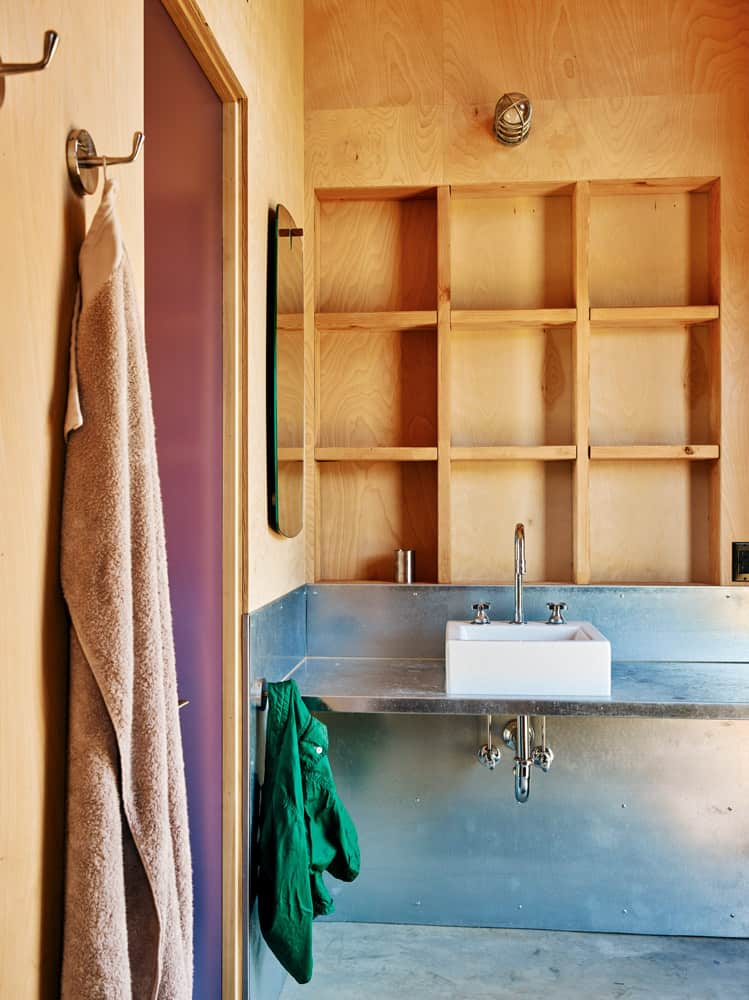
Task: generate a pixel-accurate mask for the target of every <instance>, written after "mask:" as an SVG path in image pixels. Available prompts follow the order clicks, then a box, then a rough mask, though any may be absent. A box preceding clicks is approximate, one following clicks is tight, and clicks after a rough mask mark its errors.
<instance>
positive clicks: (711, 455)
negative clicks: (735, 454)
mask: <svg viewBox="0 0 749 1000" xmlns="http://www.w3.org/2000/svg"><path fill="white" fill-rule="evenodd" d="M716 458H720V446H719V445H717V444H634V445H629V444H626V445H591V446H590V459H591V461H592V462H595V461H608V462H611V461H619V460H629V461H638V460H640V461H642V460H645V461H647V460H658V461H663V460H669V459H671V460H675V459H681V460H689V461H700V460H702V461H705V460H710V459H716Z"/></svg>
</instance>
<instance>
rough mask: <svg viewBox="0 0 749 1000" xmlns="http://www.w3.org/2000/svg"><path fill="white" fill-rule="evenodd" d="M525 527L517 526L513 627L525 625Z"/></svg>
mask: <svg viewBox="0 0 749 1000" xmlns="http://www.w3.org/2000/svg"><path fill="white" fill-rule="evenodd" d="M525 572H526V569H525V525H524V524H516V525H515V617H514V618H513V619H512V622H511V624H512V625H524V624H525V615H524V614H523V577H524V576H525Z"/></svg>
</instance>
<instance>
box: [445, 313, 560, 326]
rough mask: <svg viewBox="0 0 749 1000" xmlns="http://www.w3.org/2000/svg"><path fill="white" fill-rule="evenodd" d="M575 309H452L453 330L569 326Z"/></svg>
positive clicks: (451, 321)
mask: <svg viewBox="0 0 749 1000" xmlns="http://www.w3.org/2000/svg"><path fill="white" fill-rule="evenodd" d="M576 316H577V311H576V310H575V309H454V310H452V312H451V313H450V326H451V328H452V329H453V330H499V329H503V328H506V327H521V328H525V329H527V328H528V327H531V326H571V325H572V324H573V323H574V322H575V318H576Z"/></svg>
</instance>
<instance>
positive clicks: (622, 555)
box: [590, 461, 715, 584]
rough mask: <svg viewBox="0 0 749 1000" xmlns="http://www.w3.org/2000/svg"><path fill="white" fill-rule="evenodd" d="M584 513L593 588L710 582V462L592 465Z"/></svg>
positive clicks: (598, 463)
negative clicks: (587, 514)
mask: <svg viewBox="0 0 749 1000" xmlns="http://www.w3.org/2000/svg"><path fill="white" fill-rule="evenodd" d="M590 510H591V520H590V537H591V572H592V582H593V583H602V582H606V583H643V584H660V583H669V584H674V583H713V582H715V581H714V579H713V578H712V576H711V571H710V570H711V567H710V553H709V517H710V513H709V512H710V468H709V463H707V462H690V461H681V462H679V461H665V462H658V461H645V462H626V461H617V462H593V463H592V464H591V474H590ZM634 526H640V528H639V529H638V530H633V528H634Z"/></svg>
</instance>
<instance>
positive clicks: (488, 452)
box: [450, 444, 577, 462]
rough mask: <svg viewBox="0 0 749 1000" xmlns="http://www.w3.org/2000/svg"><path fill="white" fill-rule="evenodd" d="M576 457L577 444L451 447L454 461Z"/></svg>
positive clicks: (571, 459)
mask: <svg viewBox="0 0 749 1000" xmlns="http://www.w3.org/2000/svg"><path fill="white" fill-rule="evenodd" d="M576 458H577V446H576V445H574V444H552V445H536V446H528V447H526V446H524V445H495V446H492V447H460V446H457V447H451V448H450V460H451V461H453V462H522V461H532V462H573V461H574V460H575V459H576Z"/></svg>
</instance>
